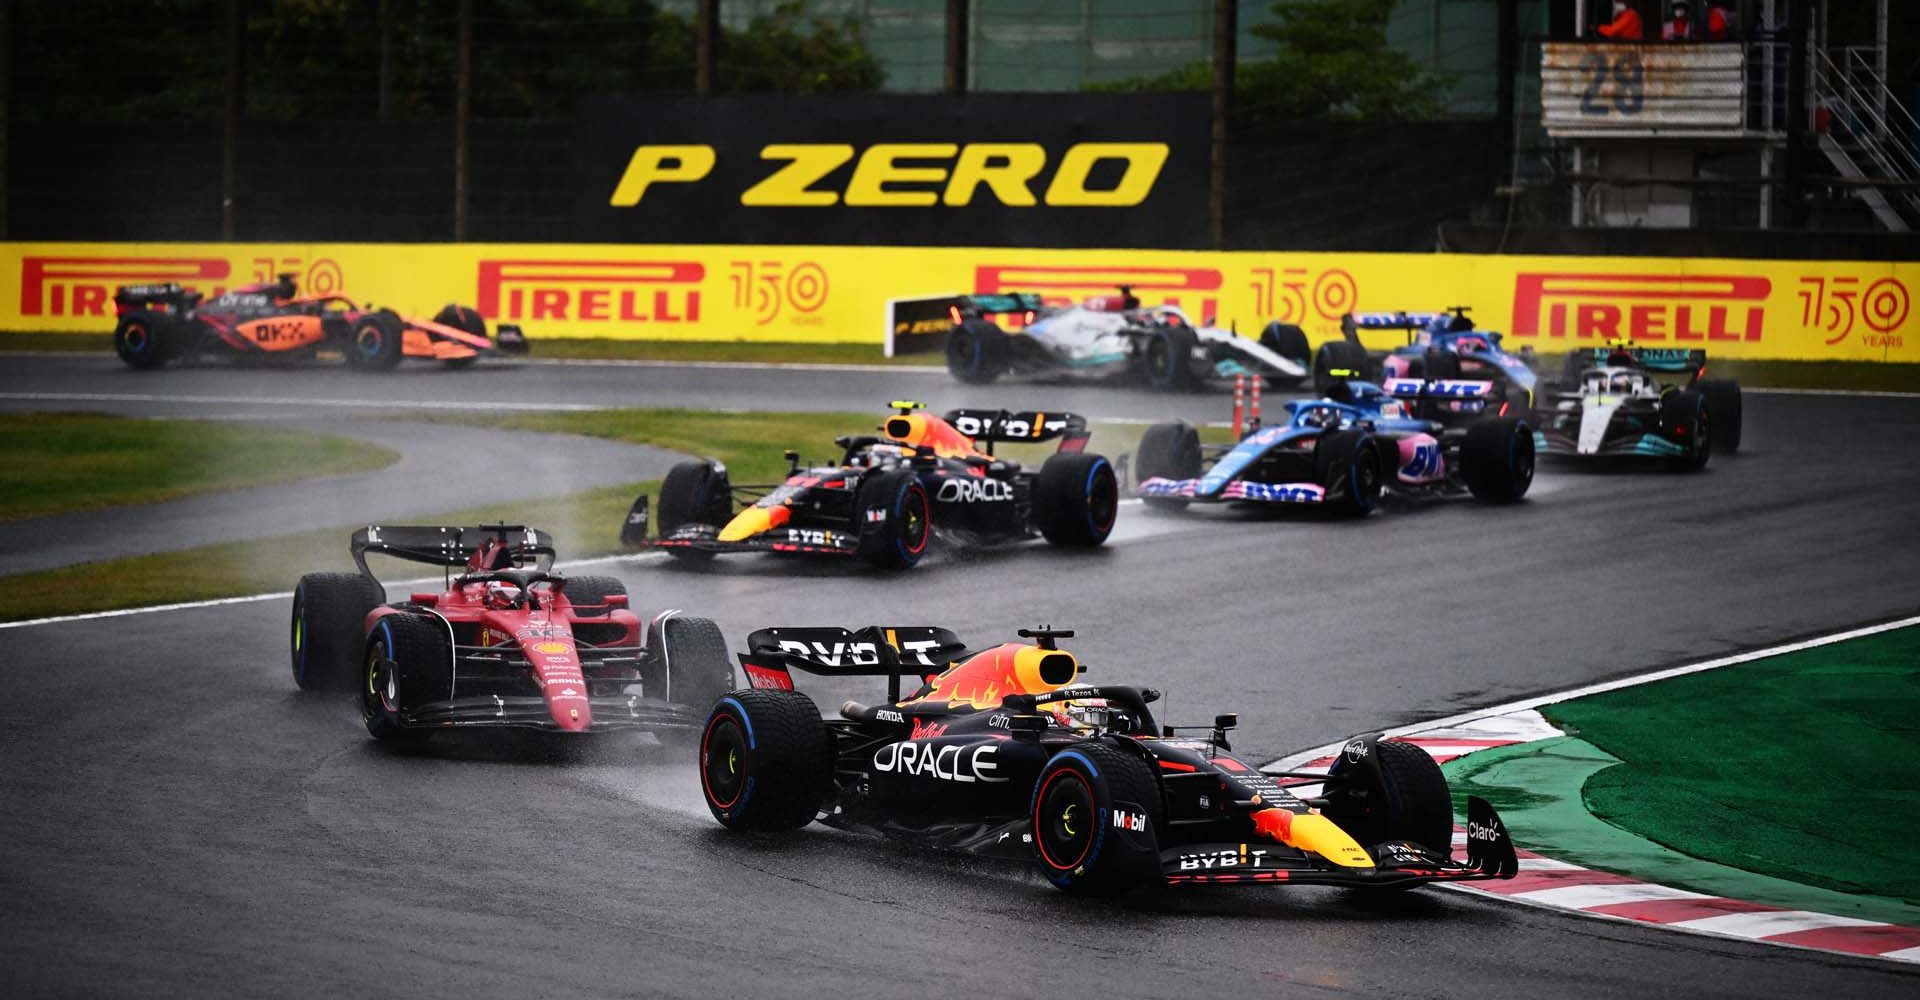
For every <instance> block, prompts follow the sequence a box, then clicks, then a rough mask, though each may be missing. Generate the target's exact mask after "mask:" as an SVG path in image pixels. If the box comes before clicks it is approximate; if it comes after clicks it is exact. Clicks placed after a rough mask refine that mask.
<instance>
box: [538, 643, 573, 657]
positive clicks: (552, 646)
mask: <svg viewBox="0 0 1920 1000" xmlns="http://www.w3.org/2000/svg"><path fill="white" fill-rule="evenodd" d="M533 651H534V652H536V653H545V654H547V655H548V656H559V655H560V654H562V653H571V652H573V647H572V646H570V645H568V644H567V643H564V642H536V643H534V644H533Z"/></svg>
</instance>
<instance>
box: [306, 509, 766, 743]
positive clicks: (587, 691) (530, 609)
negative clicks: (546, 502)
mask: <svg viewBox="0 0 1920 1000" xmlns="http://www.w3.org/2000/svg"><path fill="white" fill-rule="evenodd" d="M352 552H353V560H354V563H355V564H356V565H357V566H359V568H360V572H358V573H309V574H307V575H306V576H303V577H301V578H300V584H299V586H298V587H296V588H295V589H294V594H293V619H292V625H291V632H292V651H293V657H292V662H293V679H294V683H296V684H297V685H299V686H300V687H301V688H302V689H303V690H324V689H337V688H349V689H351V690H353V691H354V692H355V694H356V698H357V699H358V702H359V706H360V711H361V717H362V719H363V720H364V721H365V722H366V726H367V730H368V732H370V733H372V734H373V735H374V736H375V737H376V738H378V739H381V740H389V741H402V742H406V741H417V740H418V739H420V738H422V737H425V736H427V735H428V734H430V733H433V732H444V731H451V730H455V729H467V728H474V727H514V728H521V729H534V730H546V731H550V732H561V733H584V732H590V731H603V730H608V729H620V728H643V729H647V730H650V731H653V732H656V733H663V734H668V733H673V732H676V731H679V732H691V731H692V730H694V729H695V727H697V726H698V725H699V724H700V722H701V718H702V716H701V713H702V712H704V711H705V710H706V709H707V708H708V707H709V706H710V705H712V704H713V701H714V699H716V698H718V697H719V696H720V695H721V694H723V693H725V692H726V691H728V690H731V689H732V687H733V664H732V663H731V662H730V661H729V659H728V657H727V646H726V642H725V641H724V640H723V639H722V638H721V636H720V630H719V628H718V627H716V626H715V625H714V624H713V622H711V621H708V620H707V619H704V618H689V617H683V616H681V615H680V614H679V613H678V612H675V611H669V612H663V613H661V614H659V615H656V616H655V617H654V618H653V619H651V620H650V621H643V620H641V619H640V618H639V617H638V616H637V615H635V614H634V613H633V611H631V610H630V609H629V608H628V603H627V590H626V587H625V585H623V584H622V583H621V582H620V581H619V580H617V579H615V578H613V577H603V576H562V575H560V574H557V573H554V572H553V571H552V569H553V555H554V550H553V539H552V538H551V536H549V535H547V534H546V533H545V532H542V531H536V530H534V529H531V528H526V527H522V526H520V525H509V524H495V525H486V526H483V527H474V528H457V527H413V526H400V527H386V526H377V525H375V526H368V527H366V528H364V529H362V530H360V531H357V532H355V533H354V535H353V542H352ZM369 554H374V555H384V556H390V557H394V558H398V559H403V560H407V561H411V562H419V563H427V564H430V565H435V566H441V567H444V568H445V570H446V580H445V583H444V585H443V586H442V587H441V588H439V589H437V590H429V591H419V592H415V593H413V594H411V595H410V596H408V598H407V599H406V600H404V601H393V602H388V601H387V599H386V597H387V595H386V590H385V588H384V587H382V586H381V584H380V583H379V581H378V580H376V579H375V578H374V575H373V573H372V571H371V570H369V569H368V567H367V556H368V555H369ZM456 571H457V572H456Z"/></svg>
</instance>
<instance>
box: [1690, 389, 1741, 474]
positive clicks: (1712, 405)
mask: <svg viewBox="0 0 1920 1000" xmlns="http://www.w3.org/2000/svg"><path fill="white" fill-rule="evenodd" d="M1697 388H1698V390H1699V392H1700V395H1702V396H1705V397H1706V398H1707V417H1708V418H1709V423H1708V426H1709V427H1710V428H1711V429H1712V431H1713V433H1712V434H1711V435H1710V436H1711V438H1712V440H1713V447H1714V450H1716V451H1722V452H1725V453H1727V454H1729V455H1731V454H1733V453H1734V452H1737V451H1739V450H1740V423H1741V417H1742V413H1741V407H1740V383H1739V382H1737V381H1735V380H1733V379H1730V378H1703V379H1701V380H1700V382H1699V385H1698V386H1697Z"/></svg>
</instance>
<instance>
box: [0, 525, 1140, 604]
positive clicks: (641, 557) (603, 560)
mask: <svg viewBox="0 0 1920 1000" xmlns="http://www.w3.org/2000/svg"><path fill="white" fill-rule="evenodd" d="M1140 503H1141V501H1140V500H1139V498H1137V497H1130V498H1125V499H1122V500H1121V501H1120V505H1121V506H1123V507H1137V506H1139V505H1140ZM1158 534H1162V533H1161V532H1151V533H1149V534H1147V535H1145V536H1142V537H1147V538H1151V537H1154V536H1156V535H1158ZM1131 540H1132V539H1131V538H1121V539H1116V540H1115V541H1116V543H1124V542H1127V541H1131ZM665 558H667V553H665V552H662V551H658V550H656V551H652V552H629V553H623V554H620V555H611V556H595V557H593V558H591V559H569V560H567V566H568V567H569V568H572V567H576V566H604V565H608V564H610V563H619V562H651V561H656V560H660V559H665ZM438 580H439V577H432V576H423V577H416V578H414V579H411V580H394V581H392V582H390V583H387V584H386V586H388V587H408V586H412V585H415V584H421V583H435V582H438ZM292 596H293V591H291V590H278V591H274V592H273V593H270V594H247V595H246V596H244V597H217V598H213V599H210V600H205V601H181V602H179V603H176V604H150V605H147V606H146V607H140V608H118V609H115V610H113V611H88V612H86V613H84V614H77V615H55V616H52V617H49V618H26V619H22V620H20V621H16V622H0V631H4V630H6V629H10V628H27V627H28V626H31V625H58V624H60V623H62V622H85V621H93V620H95V619H98V618H125V617H127V616H128V615H148V614H157V613H159V612H163V611H192V610H194V609H196V608H217V607H220V606H222V605H227V604H251V603H254V602H257V601H284V600H286V599H287V598H290V597H292Z"/></svg>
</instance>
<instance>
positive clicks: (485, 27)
mask: <svg viewBox="0 0 1920 1000" xmlns="http://www.w3.org/2000/svg"><path fill="white" fill-rule="evenodd" d="M244 6H245V8H246V10H247V18H246V30H245V35H244V39H245V42H244V57H243V64H244V67H245V85H244V89H245V93H246V113H247V115H248V116H249V117H256V118H275V119H321V120H324V119H352V118H364V117H370V116H372V115H374V114H375V113H376V111H377V110H378V109H379V101H380V92H381V89H380V79H381V64H382V58H381V48H382V46H381V42H382V38H383V35H384V37H385V40H386V48H387V60H386V65H387V72H388V90H387V93H388V105H387V111H388V113H389V114H390V115H391V116H394V117H401V118H433V117H445V116H447V115H449V114H451V113H452V112H453V107H454V100H455V93H454V78H455V71H456V63H457V59H458V46H457V42H458V39H457V34H458V16H457V13H458V10H459V3H458V0H251V2H249V3H245V4H244ZM473 7H474V25H473V43H474V45H473V110H474V114H475V115H477V116H479V117H483V118H485V117H491V118H555V117H566V116H569V115H571V114H572V113H573V108H574V104H575V102H576V101H577V100H578V99H579V98H580V97H581V96H583V95H587V94H601V93H674V92H686V91H691V90H692V89H693V88H694V26H693V22H692V21H691V19H690V18H689V17H687V16H683V15H679V14H672V13H667V12H663V11H661V10H659V9H658V8H657V7H656V6H655V5H654V3H653V2H652V0H473ZM225 12H226V2H225V0H13V10H12V25H13V30H14V32H15V45H14V61H15V67H14V77H13V83H14V88H13V91H14V94H15V102H14V107H15V113H16V114H17V115H19V116H20V117H21V118H23V119H28V120H70V121H99V122H111V121H138V120H176V121H178V120H195V119H198V120H203V121H204V120H209V119H213V118H216V117H218V115H219V114H220V113H221V109H222V108H223V107H224V101H225V89H224V85H225V79H226V72H227V64H226V48H225V45H224V40H225V30H226V27H225V25H226V22H225V16H226V15H225ZM716 47H717V49H718V64H717V73H716V90H718V91H719V92H722V93H750V92H763V91H779V92H782V93H829V92H841V91H868V90H874V89H877V88H878V87H879V86H880V84H881V81H882V79H883V72H882V70H881V67H880V64H879V61H878V60H876V59H875V58H874V56H873V54H872V52H871V51H869V50H868V48H867V46H866V41H865V39H864V38H862V37H861V35H860V31H859V27H858V24H857V22H855V21H854V20H853V19H851V18H846V19H835V18H829V17H824V16H819V15H815V14H811V13H809V11H808V9H807V6H806V4H805V3H804V2H789V3H783V4H781V5H780V6H779V7H777V8H776V9H775V10H774V12H773V13H771V14H767V15H763V16H760V17H756V18H755V19H754V20H753V21H752V23H751V24H748V25H747V26H745V27H744V28H742V29H739V30H733V29H727V28H725V27H724V25H723V27H722V33H721V37H720V38H719V40H718V43H717V46H716Z"/></svg>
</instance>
